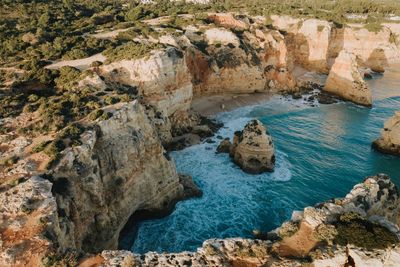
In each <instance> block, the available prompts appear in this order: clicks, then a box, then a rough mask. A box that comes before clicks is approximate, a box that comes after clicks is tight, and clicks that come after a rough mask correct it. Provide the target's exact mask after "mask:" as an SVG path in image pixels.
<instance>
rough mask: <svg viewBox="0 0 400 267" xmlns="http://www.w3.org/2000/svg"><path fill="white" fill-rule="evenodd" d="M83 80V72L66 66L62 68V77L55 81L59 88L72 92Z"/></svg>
mask: <svg viewBox="0 0 400 267" xmlns="http://www.w3.org/2000/svg"><path fill="white" fill-rule="evenodd" d="M80 79H81V71H80V70H78V69H77V68H74V67H70V66H65V67H61V68H60V77H58V78H57V79H55V82H56V86H57V88H59V89H61V90H66V91H68V90H71V88H72V87H74V86H76V85H77V83H78V82H79V80H80Z"/></svg>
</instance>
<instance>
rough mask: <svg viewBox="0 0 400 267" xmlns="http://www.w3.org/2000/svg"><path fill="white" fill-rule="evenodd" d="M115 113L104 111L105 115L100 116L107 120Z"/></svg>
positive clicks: (101, 118)
mask: <svg viewBox="0 0 400 267" xmlns="http://www.w3.org/2000/svg"><path fill="white" fill-rule="evenodd" d="M112 116H113V114H112V113H111V112H104V113H103V115H101V116H100V120H102V121H105V120H108V119H109V118H111V117H112Z"/></svg>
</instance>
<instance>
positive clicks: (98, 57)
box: [46, 53, 106, 70]
mask: <svg viewBox="0 0 400 267" xmlns="http://www.w3.org/2000/svg"><path fill="white" fill-rule="evenodd" d="M105 60H106V57H105V56H103V55H102V54H101V53H99V54H95V55H93V56H91V57H87V58H81V59H74V60H61V61H58V62H54V63H52V64H50V65H47V66H46V69H59V68H61V67H64V66H71V67H74V68H77V69H79V70H85V69H87V68H89V67H90V64H92V63H93V62H94V61H100V62H104V61H105Z"/></svg>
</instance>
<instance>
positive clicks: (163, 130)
mask: <svg viewBox="0 0 400 267" xmlns="http://www.w3.org/2000/svg"><path fill="white" fill-rule="evenodd" d="M207 21H209V23H206V24H201V25H187V26H186V28H185V31H184V32H180V33H179V34H169V33H167V32H164V33H163V32H162V27H161V25H162V23H161V22H158V24H157V21H155V22H154V21H153V22H154V23H155V24H154V27H160V28H161V30H160V31H161V36H160V38H157V39H155V38H153V39H154V40H153V39H150V40H146V42H150V43H158V44H161V45H163V47H162V48H157V49H154V50H152V51H150V52H149V53H148V54H146V55H143V57H141V58H134V57H132V58H122V59H115V60H111V62H104V64H101V65H100V66H96V67H93V66H91V67H89V64H85V69H84V71H86V72H85V75H86V74H88V75H86V76H85V77H84V78H82V79H80V80H79V81H77V82H76V84H74V86H76V90H80V91H84V90H87V89H88V88H89V89H90V90H94V91H96V92H97V93H98V95H107V92H109V91H112V88H114V89H115V88H118V89H121V92H122V93H124V92H125V91H129V92H130V93H131V95H132V97H133V98H134V99H130V98H129V97H128V99H126V100H124V101H122V102H120V103H118V104H116V103H114V102H113V99H112V97H111V98H109V101H107V103H108V104H107V105H106V106H104V107H101V108H99V110H98V114H91V115H96V116H87V117H85V118H83V119H82V120H80V121H79V122H77V124H79V125H80V126H79V127H78V126H77V125H75V124H74V125H70V126H68V127H70V128H68V129H65V132H63V133H57V132H52V133H50V134H47V135H40V136H34V137H32V136H30V135H29V134H26V135H23V134H20V132H19V131H17V130H18V129H19V128H21V127H23V126H26V124H30V125H34V124H35V123H36V122H37V120H36V119H37V117H38V116H39V111H34V112H32V113H30V115H27V114H26V113H22V114H20V115H18V116H17V117H9V118H4V119H2V120H1V127H2V128H4V129H11V130H10V131H9V132H7V133H5V134H3V133H2V134H1V136H0V141H1V155H0V159H1V163H2V164H1V165H0V176H1V179H0V201H1V203H4V204H3V205H2V207H1V215H0V230H1V242H0V265H2V266H26V265H31V266H39V265H41V264H45V265H50V266H51V265H56V266H57V265H58V263H60V262H65V261H68V260H71V261H73V260H78V259H81V258H86V261H89V262H90V261H92V262H96V264H99V265H104V266H155V265H157V264H158V265H163V266H168V265H170V266H177V265H178V266H179V265H180V266H187V265H194V266H196V265H197V266H202V265H208V266H261V265H263V264H267V265H268V264H270V265H271V266H274V265H275V266H288V265H289V266H290V265H293V266H297V265H301V264H303V263H309V262H310V257H311V258H312V262H314V263H315V265H316V266H318V265H320V266H324V265H329V264H328V263H332V262H333V263H340V264H342V263H344V262H345V261H346V259H347V258H348V257H347V258H346V249H345V247H346V244H345V243H346V241H349V242H350V241H351V242H356V241H354V238H355V237H354V236H351V233H350V234H349V233H343V231H344V230H343V227H342V228H341V225H343V224H351V225H352V226H353V224H354V227H355V228H356V229H359V228H360V227H359V226H360V224H362V225H367V226H368V229H375V230H376V233H381V234H382V235H384V236H385V239H384V242H383V243H376V242H375V241H377V239H376V233H375V230H374V231H373V233H371V232H368V233H365V234H366V235H367V237H368V238H369V239H368V240H367V241H368V242H369V243H368V244H370V243H372V244H374V242H375V243H376V244H375V245H378V246H379V247H375V246H372V247H371V248H373V249H374V251H373V253H372V252H367V251H366V250H364V248H362V245H363V244H360V243H358V242H356V243H355V246H350V247H349V249H350V251H349V254H350V255H351V257H352V258H353V260H354V261H355V262H356V263H357V265H359V263H360V264H366V265H368V264H369V265H370V266H378V265H373V264H375V263H376V262H377V261H376V259H379V260H378V261H379V262H384V261H386V263H388V264H389V263H390V262H391V261H392V262H395V261H396V260H398V257H399V254H398V253H399V252H398V247H397V239H396V238H397V231H398V230H397V229H398V221H397V218H398V211H397V207H398V203H397V202H398V192H397V189H395V186H394V185H393V184H392V183H391V182H390V181H389V179H388V178H387V177H385V176H377V177H373V178H368V179H367V180H366V181H365V182H364V183H363V184H361V185H357V186H356V187H355V188H354V189H353V191H352V192H351V193H350V194H349V195H348V196H346V198H344V199H341V200H338V201H337V202H333V203H331V202H327V203H323V204H321V205H320V206H318V207H314V208H307V209H306V210H305V211H304V212H303V213H301V214H300V213H296V214H295V215H296V216H294V218H292V221H291V222H288V223H287V224H285V225H283V226H282V228H280V229H279V230H277V231H276V232H275V233H271V234H269V235H267V239H269V240H264V241H261V240H245V239H240V238H238V239H227V240H209V241H206V242H205V243H204V245H203V247H202V248H200V249H199V251H198V252H193V253H178V254H165V255H158V254H156V253H148V254H146V255H142V256H139V255H134V254H132V253H130V252H126V251H118V250H114V251H112V249H117V243H118V237H119V234H120V232H121V230H122V229H123V227H124V226H125V225H126V223H127V222H128V220H129V218H131V216H133V215H134V214H135V213H137V212H150V213H159V212H160V211H165V210H171V209H172V208H173V206H174V205H175V203H176V202H177V201H179V200H182V199H186V198H188V197H190V196H193V195H194V196H200V195H201V193H200V192H199V191H198V190H197V189H196V187H195V186H194V185H193V183H192V182H191V181H190V179H189V178H187V177H186V178H183V177H182V176H180V175H179V174H178V173H177V170H176V167H175V164H174V162H173V161H172V160H171V159H170V158H169V156H168V153H167V149H181V148H183V147H185V146H188V145H190V144H193V143H196V142H199V141H200V140H202V138H203V139H204V138H206V137H209V136H211V135H212V134H213V133H214V132H215V131H216V130H217V129H218V127H220V126H221V125H219V124H218V123H216V122H212V121H210V120H208V119H207V118H205V117H203V116H201V115H202V114H196V113H195V112H193V111H192V110H191V105H192V101H193V98H196V97H200V96H207V95H208V96H209V95H216V94H221V93H234V94H242V93H246V94H251V93H255V92H264V93H268V94H275V93H288V92H289V93H299V92H300V91H301V88H303V87H304V86H305V85H304V83H302V81H303V80H302V79H301V77H299V76H297V75H295V67H298V68H302V69H304V70H306V72H307V73H310V72H311V73H314V72H317V73H324V74H328V73H329V76H328V82H327V84H326V88H325V90H326V91H329V92H333V91H332V90H333V89H332V90H330V89H329V88H333V87H332V86H331V85H332V84H335V85H336V83H337V80H338V78H337V77H340V82H341V84H344V85H345V87H343V88H345V89H346V91H345V92H338V91H337V88H336V91H334V92H333V93H335V94H337V95H339V96H341V97H343V98H346V99H347V100H349V101H353V102H355V103H359V104H363V105H367V106H370V105H371V104H372V102H371V97H370V91H369V90H368V89H367V88H366V87H365V84H364V83H363V81H362V78H361V79H360V76H359V74H357V72H358V67H357V66H356V65H355V61H354V57H357V58H358V63H357V64H359V67H363V68H370V69H372V70H375V71H383V70H384V68H385V67H386V66H387V64H389V63H390V61H396V60H399V59H400V52H399V49H398V48H399V47H398V45H397V44H396V43H393V42H391V41H390V38H391V37H390V36H391V33H392V30H391V28H390V25H389V26H387V27H386V26H385V27H384V28H383V29H382V30H381V31H379V32H377V33H372V32H368V31H367V30H366V29H358V28H353V27H342V28H335V27H334V25H332V24H331V23H329V22H326V21H322V20H316V19H301V20H300V19H294V18H290V19H289V18H287V17H279V16H274V17H273V22H272V26H273V27H272V28H271V27H266V21H265V18H261V17H249V16H234V14H209V16H208V17H207ZM299 22H301V23H299ZM344 49H346V51H350V52H351V53H352V55H354V56H343V55H345V52H342V51H343V50H344ZM338 55H339V56H338ZM346 55H347V54H346ZM332 61H334V62H335V63H333V66H332V64H331V62H332ZM75 63H76V62H73V61H71V62H70V63H69V64H71V65H73V64H75ZM335 65H336V66H335ZM341 66H347V67H345V68H343V69H342V68H341ZM348 66H350V67H348ZM343 70H345V71H348V70H350V71H351V74H352V75H351V76H349V75H348V73H345V74H343V73H342V71H343ZM353 72H354V73H356V75H353V74H354V73H353ZM335 75H337V76H335ZM303 78H304V77H303ZM330 84H331V85H330ZM74 88H75V87H74ZM122 89H123V90H122ZM124 90H125V91H124ZM122 93H121V94H122ZM92 104H93V103H92ZM97 115H99V116H97ZM29 116H30V117H29ZM35 116H36V117H35ZM89 117H90V118H89ZM395 125H396V123H395V122H394V121H393V120H392V121H390V123H388V125H387V126H385V128H388V129H390V130H387V131H385V132H387V133H384V134H383V137H382V141H378V143H377V144H379V145H377V146H378V147H384V148H385V147H386V146H387V145H386V143H387V144H389V146H391V147H392V143H393V144H395V147H396V145H398V142H397V141H396V140H397V139H396V138H397V137H393V136H394V135H396V136H398V131H397V128H396V127H397V126H395ZM261 132H262V134H261V136H262V137H263V138H264V139H265V140H268V146H267V148H266V149H265V151H266V154H265V156H266V157H267V158H268V159H267V160H268V163H267V164H266V165H267V167H266V168H262V170H271V169H272V168H273V163H274V161H273V146H271V145H270V144H269V141H270V139H269V138H270V137H269V136H267V135H266V133H265V131H264V130H263V129H261ZM244 137H246V134H245V133H242V135H238V136H237V141H234V146H236V149H233V151H234V152H233V155H234V158H235V159H236V161H238V162H241V160H239V156H238V155H240V154H243V153H242V152H243V150H244V149H245V148H241V142H240V140H239V139H241V138H244ZM235 150H236V151H235ZM385 150H388V149H385ZM389 150H390V149H389ZM240 151H242V152H240ZM246 162H247V161H246V160H245V161H244V162H243V164H242V165H243V166H244V168H245V169H247V170H249V171H251V172H259V171H260V169H254V168H253V167H252V166H249V165H248V164H247V163H246ZM283 232H285V233H283ZM349 235H350V236H349ZM271 236H273V237H274V238H273V239H274V241H272V240H271ZM275 239H277V240H278V241H275ZM343 240H344V241H343ZM371 240H373V241H374V242H372V241H371ZM378 241H379V240H378ZM351 242H350V243H351ZM331 243H333V244H336V245H335V246H332V245H331ZM320 246H321V247H320ZM368 249H369V247H368ZM103 250H104V251H103ZM102 251H103V252H102ZM332 251H334V252H335V253H334V254H335V256H334V257H333V256H332V253H331V252H332ZM90 253H92V254H90ZM96 254H97V256H95V257H94V258H93V257H91V256H90V255H96ZM292 257H298V258H301V259H296V260H294V259H292ZM384 263H385V262H384ZM60 264H61V263H60ZM82 264H83V265H82V266H85V265H84V263H83V262H82ZM86 266H87V265H86ZM89 266H90V265H89ZM389 266H390V264H389Z"/></svg>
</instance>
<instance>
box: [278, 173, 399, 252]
mask: <svg viewBox="0 0 400 267" xmlns="http://www.w3.org/2000/svg"><path fill="white" fill-rule="evenodd" d="M399 204H400V198H399V192H398V190H397V187H396V186H395V185H394V184H393V183H392V182H391V181H390V178H389V177H388V176H386V175H378V176H374V177H368V178H367V179H366V180H365V181H364V182H363V183H362V184H359V185H356V186H355V187H354V188H353V190H352V191H351V192H350V193H349V194H348V195H347V196H346V197H345V198H344V199H339V200H334V201H332V202H325V203H322V204H318V205H317V206H315V207H308V208H305V209H304V211H303V212H302V213H297V212H295V213H293V216H292V219H291V221H289V222H287V223H285V224H283V225H282V227H280V228H278V229H276V230H275V231H274V232H275V233H277V235H278V236H279V237H280V238H282V240H281V241H279V242H277V243H276V244H274V245H273V251H275V252H276V253H277V254H279V255H281V256H285V257H305V256H307V255H309V253H310V252H311V251H312V250H313V249H315V248H316V247H317V246H318V245H320V243H321V242H327V243H328V244H329V243H336V244H339V245H347V244H348V243H350V244H353V245H358V246H360V247H363V248H367V249H373V248H382V249H383V248H385V247H388V246H390V245H391V242H393V243H398V241H399V240H398V237H399V236H400V232H399V230H400V228H399V225H400V213H399V211H400V210H399V209H400V206H399ZM374 227H375V229H374ZM378 232H381V235H382V239H380V238H381V237H378V236H379V234H376V233H378ZM357 234H360V236H357ZM385 238H387V239H385ZM378 239H380V240H378ZM388 240H391V242H388V243H386V242H387V241H388Z"/></svg>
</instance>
